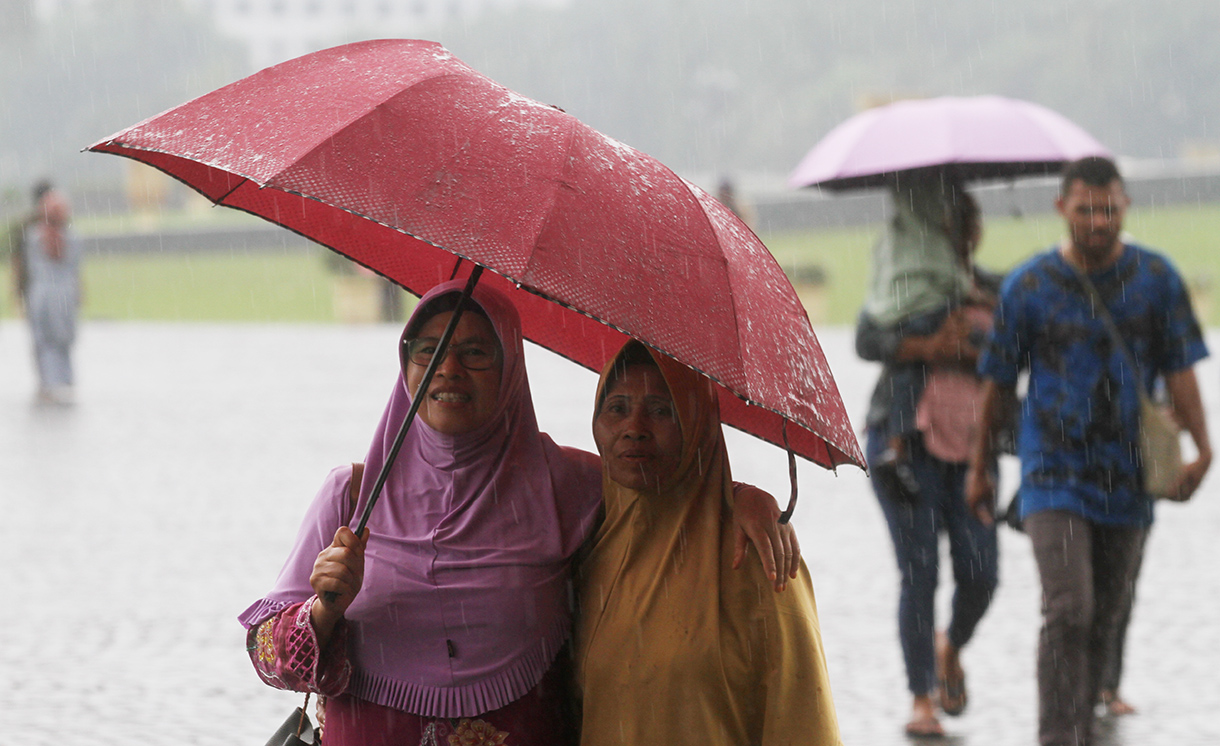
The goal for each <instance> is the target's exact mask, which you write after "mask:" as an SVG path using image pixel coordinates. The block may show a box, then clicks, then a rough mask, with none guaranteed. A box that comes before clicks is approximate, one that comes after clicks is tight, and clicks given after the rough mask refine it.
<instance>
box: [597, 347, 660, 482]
mask: <svg viewBox="0 0 1220 746" xmlns="http://www.w3.org/2000/svg"><path fill="white" fill-rule="evenodd" d="M593 440H594V441H596V442H597V450H598V452H599V453H601V456H602V463H603V464H605V466H606V472H607V473H608V474H609V475H610V478H611V479H612V480H614V481H615V482H616V483H618V484H620V485H622V486H623V487H626V488H628V489H632V490H638V491H643V492H651V493H654V494H655V493H657V492H659V490H660V487H661V485H662V484H664V483H665V481H666V480H667V479H669V478H670V477H671V476H672V475H673V473H674V471H675V470H677V468H678V464H679V463H681V461H682V427H681V425H680V424H679V423H678V415H677V412H676V411H675V409H674V403H673V399H672V398H671V397H670V394H669V388H668V387H667V386H666V385H665V379H664V377H662V376H661V371H660V370H659V369H658V368H657V367H656V366H655V365H629V366H628V367H627V369H626V370H625V371H624V372H623V373H622V375H620V376H618V377H617V379H615V380H613V381H612V382H611V383H610V384H609V385H608V388H607V390H606V396H605V399H604V400H603V401H602V404H601V407H600V408H599V409H598V411H597V417H596V418H595V419H594V420H593Z"/></svg>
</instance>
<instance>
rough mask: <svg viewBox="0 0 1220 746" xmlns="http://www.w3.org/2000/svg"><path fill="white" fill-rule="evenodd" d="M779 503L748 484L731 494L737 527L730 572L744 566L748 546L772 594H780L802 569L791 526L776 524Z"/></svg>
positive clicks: (798, 546) (797, 546) (798, 548)
mask: <svg viewBox="0 0 1220 746" xmlns="http://www.w3.org/2000/svg"><path fill="white" fill-rule="evenodd" d="M779 515H780V509H779V503H777V502H776V501H775V498H774V497H772V496H771V494H770V493H767V492H764V491H763V490H760V489H758V488H757V487H752V486H750V485H748V484H743V485H739V486H738V487H737V488H736V489H735V490H734V494H733V522H734V523H735V524H736V526H737V530H736V532H735V536H736V539H735V540H734V542H733V569H734V570H736V569H739V568H741V566H742V563H743V562H745V558H746V552H747V551H748V550H749V547H750V544H751V543H753V545H754V548H755V549H756V550H758V557H759V559H761V560H762V564H763V571H764V572H766V573H767V577H768V578H770V579H771V582H773V583H775V590H776V591H782V590H784V588H785V587H786V586H787V585H788V580H789V578H795V577H796V572H797V570H798V569H800V566H801V547H800V543H799V542H798V541H797V539H796V530H795V529H793V528H792V524H790V523H785V524H782V525H781V524H780V523H779Z"/></svg>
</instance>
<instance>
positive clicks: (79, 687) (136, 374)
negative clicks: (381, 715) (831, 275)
mask: <svg viewBox="0 0 1220 746" xmlns="http://www.w3.org/2000/svg"><path fill="white" fill-rule="evenodd" d="M397 335H398V329H397V328H395V327H389V326H366V327H342V326H290V325H283V326H279V325H187V324H174V325H170V324H166V325H158V324H107V323H91V324H86V325H85V326H84V327H83V328H82V332H81V340H80V344H79V347H78V355H77V359H78V368H79V371H80V372H79V379H80V383H79V387H78V399H79V401H78V403H77V404H76V405H75V406H72V407H48V406H36V405H35V404H34V403H33V391H34V382H33V376H32V374H31V371H30V363H29V350H28V335H27V334H26V331H25V329H24V327H22V326H21V325H20V324H18V323H17V322H15V321H5V322H0V516H3V519H2V523H0V525H2V526H3V528H4V539H5V544H6V546H5V550H6V551H5V552H4V554H5V556H6V557H7V558H8V562H7V565H8V570H7V572H6V573H5V575H6V578H5V581H4V586H5V590H6V593H5V594H4V598H5V603H4V604H3V607H2V609H3V610H2V611H0V614H2V616H3V622H0V745H4V746H7V745H8V744H19V745H22V746H39V745H41V744H48V745H49V744H56V745H57V746H59V745H62V744H78V743H79V744H86V743H88V744H130V743H141V744H217V745H219V744H226V745H227V744H243V743H244V744H261V743H263V742H264V741H265V740H266V738H267V736H268V735H269V734H270V732H271V731H272V730H274V728H275V727H276V726H277V725H278V724H279V723H280V721H281V720H283V718H284V717H285V716H286V715H287V714H288V712H289V711H290V710H291V708H292V707H293V706H295V705H296V704H297V703H298V701H299V700H298V698H297V696H296V695H293V694H290V693H286V692H277V691H274V690H271V689H268V688H267V687H265V686H263V685H262V684H260V683H259V682H258V680H257V678H256V677H255V675H254V673H253V671H252V670H251V669H250V666H249V662H248V661H247V659H246V657H245V653H244V650H243V647H244V639H243V631H242V629H241V627H240V626H239V625H238V624H237V622H236V621H235V617H236V615H237V614H238V613H239V612H240V611H241V610H242V609H243V608H245V606H246V605H247V604H248V603H250V602H251V601H252V600H254V599H256V598H258V597H260V596H261V595H262V593H263V592H264V591H265V590H266V589H267V588H268V587H269V585H270V584H271V582H272V581H273V580H274V578H275V574H276V572H277V571H278V569H279V566H280V563H281V561H282V559H283V557H284V555H285V553H286V551H287V548H288V545H289V544H290V542H291V541H292V537H293V535H294V533H295V530H296V526H297V522H298V520H299V518H300V515H301V513H302V511H303V508H304V505H305V503H306V502H307V501H308V500H309V499H310V498H311V497H312V495H313V494H314V491H315V490H316V488H317V487H318V485H319V484H320V483H321V481H322V478H323V477H324V475H325V474H326V472H327V471H328V470H329V469H330V468H331V467H332V466H334V465H337V464H340V463H344V462H347V461H352V460H360V459H362V458H363V456H364V451H365V449H366V448H367V445H368V441H369V437H370V435H371V433H372V429H373V426H374V425H375V423H376V421H377V419H378V417H379V416H380V414H381V409H382V405H383V403H384V401H385V399H386V396H387V394H388V393H389V390H390V386H391V385H392V384H393V381H394V372H395V366H396V361H395V356H394V349H395V342H396V338H397ZM819 336H820V337H821V339H822V342H823V344H824V346H825V347H826V351H827V356H828V357H829V358H830V360H831V364H832V367H833V369H834V371H835V374H836V378H837V379H838V381H839V384H840V387H841V388H842V390H843V394H844V397H845V399H846V400H847V401H848V405H849V409H850V411H851V412H852V414H853V421H859V419H860V415H861V414H862V411H863V408H864V404H865V402H866V400H867V396H868V392H869V389H870V387H871V385H872V381H873V379H874V376H875V370H874V369H873V368H872V367H871V366H869V365H866V364H863V363H861V362H859V361H858V360H856V358H855V356H854V354H853V353H852V351H851V338H850V334H849V332H848V331H847V330H845V329H828V330H825V331H823V332H821V333H820V335H819ZM1210 342H1211V346H1212V349H1213V350H1220V337H1218V336H1216V335H1212V337H1211V338H1210ZM530 371H531V378H532V381H533V389H534V392H535V399H536V400H537V404H538V409H539V421H540V422H541V423H542V425H543V427H544V429H547V430H548V431H550V432H551V433H552V435H553V436H554V437H555V438H556V440H558V441H560V442H564V443H570V444H573V445H578V446H584V447H591V437H590V435H589V407H590V401H591V398H592V394H593V386H594V383H595V380H594V378H593V376H592V374H588V373H585V372H583V371H579V370H578V369H576V368H575V367H574V366H572V365H571V364H569V363H567V362H565V361H562V360H559V359H558V358H555V357H553V356H550V355H549V354H547V353H540V352H537V351H536V350H534V351H531V360H530ZM1199 372H1200V382H1201V384H1202V388H1203V393H1204V398H1205V402H1206V403H1207V405H1208V408H1209V413H1210V415H1211V416H1210V420H1211V428H1212V433H1213V434H1215V436H1216V437H1220V370H1218V367H1217V365H1216V364H1214V363H1211V362H1208V363H1205V364H1204V365H1202V366H1200V369H1199ZM730 451H731V454H732V458H733V463H734V465H735V470H734V473H735V476H736V477H737V478H739V479H742V480H745V481H750V482H753V483H755V484H758V485H760V486H763V487H765V488H767V489H770V490H772V491H773V492H775V493H776V494H785V495H786V489H787V488H786V479H785V474H786V469H785V466H786V463H785V458H784V456H783V454H782V453H781V452H780V451H779V450H778V449H775V448H773V447H770V446H766V445H764V444H762V443H761V442H759V441H756V440H754V439H752V438H749V437H747V436H740V435H738V434H736V433H730ZM1004 468H1005V476H1006V480H1005V481H1006V482H1008V483H1009V485H1010V486H1011V482H1012V472H1013V470H1014V468H1015V464H1014V463H1006V464H1005V467H1004ZM1218 474H1220V468H1217V469H1216V470H1214V471H1213V474H1212V476H1211V478H1210V479H1209V480H1208V481H1207V482H1205V483H1204V485H1203V489H1202V491H1201V494H1200V495H1199V496H1198V498H1197V499H1196V500H1195V501H1194V502H1193V503H1191V504H1189V505H1186V506H1178V505H1169V506H1162V507H1161V509H1160V510H1159V516H1158V523H1157V525H1156V527H1155V529H1154V531H1153V533H1152V536H1151V539H1150V543H1149V548H1148V556H1147V558H1146V561H1145V566H1144V576H1143V578H1142V579H1141V582H1140V586H1139V603H1138V607H1137V609H1136V612H1135V618H1134V620H1133V622H1132V625H1131V631H1130V638H1129V643H1128V653H1127V671H1126V675H1125V677H1124V682H1123V692H1124V694H1125V695H1126V697H1127V698H1128V699H1129V700H1130V701H1131V702H1133V703H1134V704H1135V705H1136V706H1137V707H1139V709H1140V712H1139V714H1137V715H1135V716H1132V717H1127V718H1122V719H1117V720H1115V719H1104V720H1103V721H1102V722H1101V726H1100V730H1101V733H1102V734H1103V738H1102V739H1101V743H1102V744H1105V745H1106V746H1137V745H1138V746H1143V745H1144V744H1151V745H1153V746H1155V745H1157V744H1217V743H1220V714H1218V713H1220V688H1218V687H1217V686H1216V682H1217V673H1216V672H1217V668H1220V652H1217V651H1220V624H1218V623H1217V621H1216V619H1217V616H1218V613H1220V580H1217V572H1216V568H1217V566H1220V549H1218V548H1217V544H1218V541H1217V537H1220V477H1218V476H1217V475H1218ZM800 477H801V484H802V501H801V505H800V507H799V508H798V510H797V513H796V518H795V519H794V522H795V523H796V525H797V528H798V531H799V535H800V538H801V542H802V547H803V550H804V554H805V557H806V560H807V561H808V563H809V565H810V569H811V571H812V573H813V577H814V586H815V588H816V590H817V594H818V604H819V609H820V613H821V621H822V632H823V635H824V638H825V642H826V649H827V654H828V656H829V667H830V674H831V682H832V687H833V689H834V694H835V700H836V704H837V708H838V714H839V719H840V722H841V724H842V730H843V735H844V741H845V743H847V744H849V746H860V745H868V746H885V745H887V744H906V743H908V742H909V741H908V739H906V738H905V737H904V736H903V735H902V734H901V726H902V723H903V721H904V719H905V716H906V713H907V706H908V699H907V695H906V693H905V691H904V683H903V682H904V676H903V674H902V667H901V662H900V653H899V648H898V641H897V634H896V631H895V621H894V616H895V613H896V599H897V590H896V588H897V573H896V570H895V568H894V567H893V561H892V558H891V554H890V549H889V545H888V538H887V535H886V532H885V528H884V525H883V522H882V518H881V514H880V511H879V510H878V508H877V506H876V504H875V502H874V498H873V497H872V493H871V491H870V489H869V487H868V483H867V480H866V479H865V478H864V476H863V475H862V473H861V472H859V471H858V470H856V469H850V468H844V469H840V471H839V473H838V475H837V476H836V475H834V474H831V473H829V472H824V471H821V470H819V469H816V468H815V467H812V466H809V465H803V466H802V469H801V474H800ZM1009 490H1010V487H1008V488H1005V493H1006V494H1007V492H1008V491H1009ZM1001 542H1002V544H1001V551H1002V558H1001V581H1000V582H1001V586H1000V590H999V593H998V596H997V598H996V600H995V602H994V604H993V606H992V609H991V611H990V612H989V614H988V616H987V618H985V619H984V620H983V623H982V624H981V626H980V628H979V632H978V634H977V636H976V638H975V640H974V641H973V643H972V644H971V646H970V647H969V648H968V649H967V651H966V653H965V658H964V662H965V665H966V668H967V671H968V676H969V685H970V694H971V702H970V707H969V709H968V710H967V711H966V713H965V714H964V715H963V716H962V717H960V718H956V719H946V720H945V725H946V729H947V730H948V732H949V736H948V737H947V738H946V739H942V740H941V741H939V742H944V743H952V744H961V745H965V744H969V745H970V746H983V745H990V744H996V745H998V746H1006V745H1007V744H1013V745H1018V744H1020V745H1024V744H1033V743H1035V742H1036V739H1035V735H1034V734H1035V717H1036V715H1035V688H1034V677H1033V663H1034V658H1033V650H1034V645H1035V641H1036V636H1037V618H1038V595H1037V580H1036V576H1035V573H1034V567H1033V561H1032V557H1031V555H1030V551H1029V544H1028V541H1027V540H1026V539H1025V537H1024V536H1022V535H1019V534H1015V533H1013V532H1011V531H1007V530H1004V531H1003V532H1002V534H1001ZM942 577H946V580H947V576H946V574H945V573H942ZM949 590H950V589H949V587H948V585H947V583H946V584H945V587H943V588H942V591H943V593H942V598H940V599H939V601H940V602H941V603H940V604H939V605H938V608H939V609H945V608H947V604H948V593H949ZM925 742H928V743H936V742H938V741H925Z"/></svg>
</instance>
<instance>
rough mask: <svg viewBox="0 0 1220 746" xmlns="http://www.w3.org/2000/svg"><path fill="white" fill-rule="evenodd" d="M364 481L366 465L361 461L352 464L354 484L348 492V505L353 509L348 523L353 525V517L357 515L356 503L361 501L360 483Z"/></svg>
mask: <svg viewBox="0 0 1220 746" xmlns="http://www.w3.org/2000/svg"><path fill="white" fill-rule="evenodd" d="M363 481H364V464H362V463H360V462H359V461H353V462H352V483H351V486H349V487H348V490H347V505H348V507H349V508H351V512H350V513H349V514H348V516H347V522H348V523H351V520H352V516H354V515H355V514H356V503H357V502H358V501H359V500H360V483H361V482H363Z"/></svg>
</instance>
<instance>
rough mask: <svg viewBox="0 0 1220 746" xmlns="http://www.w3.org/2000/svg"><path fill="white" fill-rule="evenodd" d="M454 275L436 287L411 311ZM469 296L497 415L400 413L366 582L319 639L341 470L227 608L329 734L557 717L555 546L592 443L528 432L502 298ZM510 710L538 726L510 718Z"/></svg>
mask: <svg viewBox="0 0 1220 746" xmlns="http://www.w3.org/2000/svg"><path fill="white" fill-rule="evenodd" d="M460 286H461V283H446V284H445V285H441V286H438V287H437V288H435V289H434V290H433V291H431V292H430V293H428V295H426V296H424V298H423V300H422V301H421V303H420V308H424V307H426V306H427V304H428V302H429V301H430V300H431V299H432V298H435V297H436V296H438V295H440V294H443V293H446V292H453V291H454V290H455V289H458V288H460ZM474 300H475V302H476V303H477V304H478V305H479V307H480V308H481V309H482V310H483V311H484V313H485V314H486V315H487V317H488V318H489V319H490V320H491V323H492V326H493V328H494V329H495V331H496V334H497V335H498V337H499V340H500V344H501V347H502V349H503V352H504V365H503V373H502V380H501V387H500V390H501V397H500V401H499V403H498V405H497V409H496V412H495V413H494V414H493V416H492V418H491V420H490V421H489V422H488V423H487V424H486V425H484V426H482V427H481V428H479V429H477V430H475V431H474V432H471V433H466V434H462V435H458V436H449V435H443V434H441V433H438V432H436V431H435V430H432V429H431V428H429V427H428V426H427V425H426V424H425V423H424V422H423V421H422V419H420V420H417V421H416V422H415V424H414V425H413V426H412V429H411V431H410V433H409V434H408V436H407V439H406V441H405V442H404V444H403V447H402V450H401V452H400V453H399V456H398V459H397V460H396V462H395V463H394V465H393V467H392V468H391V470H390V473H389V476H388V478H387V481H386V484H385V488H384V491H383V494H382V497H381V499H380V501H379V502H378V503H377V505H376V506H375V507H374V509H373V512H372V516H371V519H370V521H369V529H370V533H371V536H370V539H369V543H368V548H367V550H366V555H365V557H366V558H365V577H364V585H363V587H362V589H361V591H360V593H359V595H358V596H357V597H356V599H355V601H354V602H353V603H352V605H351V607H350V608H349V609H348V611H347V614H346V615H345V620H344V622H343V623H341V624H340V625H339V628H338V629H337V630H336V635H335V637H334V638H333V642H332V644H330V645H328V648H327V650H325V651H319V650H318V649H317V641H316V638H315V637H314V636H313V632H312V628H311V627H310V625H309V622H308V617H309V613H308V609H309V606H310V604H312V595H313V591H312V589H311V587H310V585H309V575H310V572H311V571H312V568H313V563H314V560H315V558H316V557H317V555H318V553H319V552H320V551H321V550H322V549H323V548H325V547H326V546H329V544H330V542H331V540H332V538H333V536H334V533H335V531H336V530H337V529H338V528H339V526H341V525H344V524H346V523H347V522H348V521H349V519H350V516H351V515H352V505H351V501H350V498H349V497H348V486H349V484H350V479H351V472H350V467H342V468H339V469H336V470H335V471H333V472H332V473H331V474H330V476H329V477H328V478H327V480H326V483H325V484H324V485H323V486H322V489H321V490H320V491H319V493H318V496H317V497H316V498H315V499H314V502H313V504H312V505H311V506H310V508H309V510H308V512H307V514H306V517H305V520H304V521H303V523H302V526H301V530H300V533H299V534H298V536H297V540H296V545H295V546H294V548H293V551H292V553H291V555H290V556H289V558H288V561H287V562H286V563H285V566H284V568H283V570H282V571H281V573H280V576H279V578H278V580H277V581H276V583H275V586H274V587H273V589H272V590H271V592H270V593H268V594H267V595H266V596H265V597H264V598H263V599H260V600H259V601H257V602H255V603H254V604H253V605H251V606H250V608H249V609H247V610H246V612H245V613H243V614H242V615H241V618H240V619H241V622H242V623H243V624H244V625H245V626H246V627H247V629H249V630H250V632H249V635H250V637H249V645H248V648H249V649H250V655H251V659H252V661H253V662H254V664H255V667H256V669H258V670H259V673H260V676H262V677H263V679H264V681H266V682H267V683H268V684H270V685H272V686H276V687H279V688H286V689H295V690H299V691H300V690H304V691H315V692H318V693H319V694H323V695H326V696H328V697H331V698H335V699H331V700H330V701H329V702H328V704H327V721H328V725H327V729H326V735H327V739H328V740H327V744H328V746H335V745H336V744H338V745H341V744H344V743H376V742H378V741H376V740H370V739H368V738H366V736H368V735H369V734H368V733H365V732H364V731H365V729H366V728H369V727H372V728H374V729H375V730H377V729H380V728H382V726H383V725H385V724H386V723H389V724H390V725H391V726H393V727H392V730H395V729H396V730H395V732H394V733H393V734H389V733H387V734H385V735H386V736H387V737H389V736H391V735H392V736H393V739H394V740H393V742H395V743H412V744H414V743H428V740H427V739H429V738H431V739H436V738H440V737H441V736H442V735H443V736H444V740H439V741H437V743H448V742H452V743H481V742H485V743H498V742H499V741H496V740H495V739H496V738H499V737H500V736H498V735H496V734H497V733H505V732H511V731H507V730H506V728H505V726H506V725H509V724H512V725H514V727H515V728H517V729H518V732H513V733H512V736H513V737H512V739H511V740H508V741H504V742H506V743H514V744H524V743H554V742H556V741H555V740H554V737H555V736H556V733H554V732H553V730H554V729H557V728H561V723H562V715H563V713H562V709H563V708H562V700H563V696H562V687H560V686H557V680H558V679H557V677H559V676H560V672H558V670H557V669H555V664H556V660H557V658H558V657H559V653H560V650H561V649H562V648H563V647H564V643H565V642H566V641H567V639H568V637H569V635H570V632H571V622H572V620H571V608H570V602H569V598H570V582H569V561H570V559H571V557H572V555H573V554H574V553H575V551H576V550H577V548H578V547H579V546H580V545H581V543H582V542H583V540H584V539H585V538H586V537H587V536H588V534H589V533H590V532H591V529H592V527H593V525H594V523H595V522H596V516H597V512H598V509H599V506H600V502H601V484H600V470H599V468H598V462H597V459H596V457H595V456H593V455H592V454H588V453H585V452H583V451H578V450H575V449H570V448H562V447H560V446H557V445H556V444H555V443H554V442H553V441H551V439H550V438H549V437H548V436H547V435H545V434H544V433H541V432H539V431H538V425H537V421H536V419H535V416H534V408H533V401H532V398H531V396H530V391H529V384H528V380H527V378H526V373H525V365H524V363H525V361H524V355H523V342H522V336H521V324H520V319H519V317H518V316H517V313H516V309H515V308H514V307H513V306H512V304H511V302H510V301H508V299H507V298H505V297H504V296H502V295H501V294H499V293H498V292H495V291H494V290H491V289H489V288H485V287H482V286H480V287H477V288H476V289H475V294H474ZM419 316H420V315H419V313H418V311H417V313H416V315H415V316H413V317H412V320H411V321H410V322H408V325H407V329H408V330H410V329H412V328H413V326H417V325H418V324H419V323H421V322H420V319H419V318H417V317H419ZM405 336H406V335H405V333H404V337H405ZM404 381H405V376H404V375H402V374H400V375H399V377H398V381H397V382H396V385H395V387H394V390H393V392H392V394H391V397H390V402H389V404H388V406H387V407H386V411H385V414H384V415H383V416H382V419H381V423H380V424H379V425H378V429H377V432H376V434H375V436H374V439H373V445H372V447H371V449H370V451H369V454H368V457H367V459H366V472H367V475H368V476H367V477H366V478H365V479H364V480H363V484H362V485H361V490H360V499H359V501H358V503H357V505H356V506H355V512H356V514H359V512H360V511H361V510H362V509H363V505H364V502H365V501H366V500H367V499H368V496H369V492H370V491H371V488H372V485H373V483H374V481H375V475H376V474H377V473H378V470H379V469H380V467H381V465H382V463H384V460H385V456H386V454H387V453H388V451H389V449H390V445H391V443H392V441H393V438H394V436H395V434H396V433H397V431H398V426H399V424H400V423H401V422H402V420H403V418H404V417H405V414H406V412H407V409H408V408H409V406H410V397H409V395H408V394H407V390H406V385H405V382H404ZM301 604H304V605H303V606H301ZM302 619H303V620H304V622H303V623H302V621H301V620H302ZM561 663H562V661H561ZM340 695H342V696H340ZM514 706H515V708H516V709H512V708H513V707H514ZM523 713H528V714H523ZM540 713H552V714H553V717H552V715H547V716H546V717H545V718H543V715H542V714H540ZM488 718H492V719H491V720H489V719H488ZM521 718H524V719H525V721H527V722H528V721H537V722H536V727H533V728H531V730H532V731H536V732H533V733H530V734H526V733H521V732H520V728H521V723H520V722H518V721H519V720H521ZM539 718H541V719H542V720H539ZM543 720H545V721H546V722H543ZM463 723H466V725H465V726H463V725H462V724H463ZM479 723H482V725H479ZM395 724H397V725H395ZM417 726H420V727H421V730H420V740H415V735H413V734H414V733H415V728H416V727H417ZM493 726H494V728H493ZM463 728H465V730H462V729H463ZM446 729H448V730H446ZM472 729H474V730H472ZM489 729H490V730H489ZM459 731H460V733H459ZM345 733H346V734H349V735H350V737H351V738H352V740H348V736H345V735H343V734H345ZM449 735H454V736H455V738H456V739H457V740H451V739H449V738H448V736H449ZM484 737H486V738H484ZM404 739H405V740H404ZM479 739H484V740H482V741H480V740H479ZM487 739H490V740H487ZM539 739H540V740H539ZM387 742H389V741H387ZM560 742H562V741H560Z"/></svg>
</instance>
